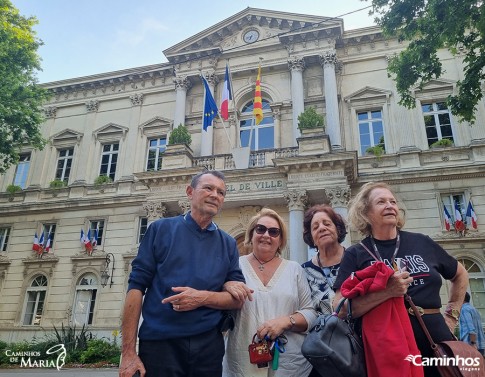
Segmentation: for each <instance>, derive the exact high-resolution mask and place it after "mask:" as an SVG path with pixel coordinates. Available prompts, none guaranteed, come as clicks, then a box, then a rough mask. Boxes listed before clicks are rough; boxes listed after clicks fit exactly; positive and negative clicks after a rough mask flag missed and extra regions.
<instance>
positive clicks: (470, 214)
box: [466, 200, 478, 229]
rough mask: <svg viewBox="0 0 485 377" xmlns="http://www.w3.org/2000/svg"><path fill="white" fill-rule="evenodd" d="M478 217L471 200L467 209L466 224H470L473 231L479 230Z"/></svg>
mask: <svg viewBox="0 0 485 377" xmlns="http://www.w3.org/2000/svg"><path fill="white" fill-rule="evenodd" d="M477 220H478V219H477V215H476V214H475V211H474V209H473V205H472V202H471V200H470V201H469V202H468V207H467V209H466V222H467V224H470V226H471V227H472V228H473V229H478V222H477Z"/></svg>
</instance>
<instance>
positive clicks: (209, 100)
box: [201, 76, 218, 131]
mask: <svg viewBox="0 0 485 377" xmlns="http://www.w3.org/2000/svg"><path fill="white" fill-rule="evenodd" d="M201 78H202V81H203V82H204V87H205V102H204V123H203V125H202V128H203V129H204V131H207V127H209V126H212V119H214V118H215V117H216V116H217V112H218V109H217V105H216V101H214V97H213V96H212V93H211V91H210V89H209V84H207V81H206V79H205V78H204V77H202V76H201Z"/></svg>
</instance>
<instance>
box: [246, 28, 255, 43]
mask: <svg viewBox="0 0 485 377" xmlns="http://www.w3.org/2000/svg"><path fill="white" fill-rule="evenodd" d="M258 38H259V32H258V31H257V30H249V31H247V32H246V33H244V37H243V39H244V42H246V43H254V42H256V41H257V40H258Z"/></svg>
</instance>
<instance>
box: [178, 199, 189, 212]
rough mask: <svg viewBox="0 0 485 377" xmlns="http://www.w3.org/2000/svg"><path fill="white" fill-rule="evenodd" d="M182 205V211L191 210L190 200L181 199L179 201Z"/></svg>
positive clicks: (180, 205)
mask: <svg viewBox="0 0 485 377" xmlns="http://www.w3.org/2000/svg"><path fill="white" fill-rule="evenodd" d="M177 204H178V205H179V207H180V209H181V210H182V213H184V214H185V213H187V212H189V211H190V202H189V201H188V200H185V199H181V200H179V201H178V203H177Z"/></svg>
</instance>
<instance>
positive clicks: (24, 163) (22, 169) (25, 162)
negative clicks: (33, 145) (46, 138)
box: [13, 153, 30, 189]
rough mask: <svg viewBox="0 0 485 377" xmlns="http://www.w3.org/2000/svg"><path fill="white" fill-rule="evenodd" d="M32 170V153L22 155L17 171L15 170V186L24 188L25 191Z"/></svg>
mask: <svg viewBox="0 0 485 377" xmlns="http://www.w3.org/2000/svg"><path fill="white" fill-rule="evenodd" d="M29 168H30V153H26V154H21V155H20V160H19V163H18V164H17V169H16V170H15V178H14V180H13V184H14V185H17V186H20V187H22V188H23V189H24V188H25V187H26V184H27V177H28V175H29Z"/></svg>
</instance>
